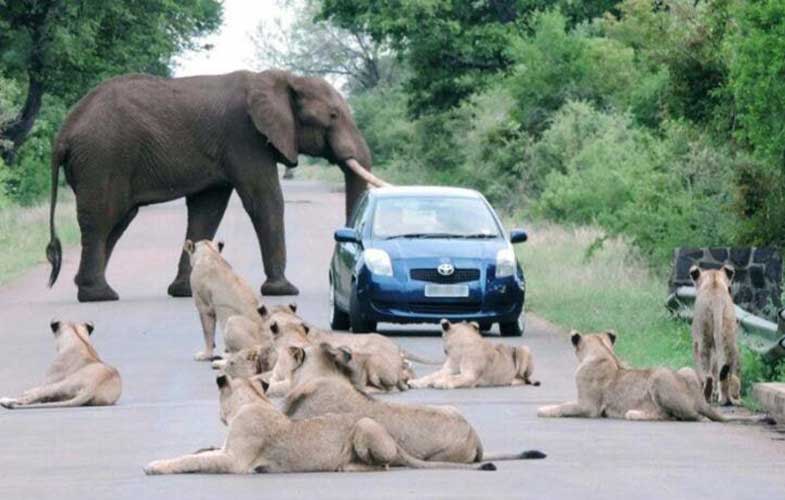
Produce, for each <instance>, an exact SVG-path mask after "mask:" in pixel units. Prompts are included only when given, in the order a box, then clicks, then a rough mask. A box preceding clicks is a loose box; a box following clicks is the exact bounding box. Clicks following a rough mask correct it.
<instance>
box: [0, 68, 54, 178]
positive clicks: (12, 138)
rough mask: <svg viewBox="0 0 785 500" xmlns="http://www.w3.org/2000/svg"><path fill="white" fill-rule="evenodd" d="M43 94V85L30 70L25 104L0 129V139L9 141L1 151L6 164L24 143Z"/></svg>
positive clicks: (11, 161) (12, 159)
mask: <svg viewBox="0 0 785 500" xmlns="http://www.w3.org/2000/svg"><path fill="white" fill-rule="evenodd" d="M43 96H44V85H43V83H41V81H40V80H38V79H37V78H36V77H35V76H33V72H32V71H31V72H30V80H29V83H28V85H27V98H26V99H25V104H24V106H23V107H22V109H21V110H20V111H19V114H18V115H17V117H16V118H15V119H14V120H13V121H11V122H9V123H8V124H7V125H6V126H5V127H4V128H3V130H2V131H0V140H4V141H8V142H10V143H11V147H10V148H4V149H3V151H2V156H3V160H4V161H5V162H6V163H7V164H11V163H13V161H14V158H15V157H16V153H17V151H19V148H20V147H21V146H22V144H24V142H25V140H26V139H27V136H28V134H30V130H32V128H33V125H34V124H35V119H36V118H37V117H38V113H39V112H40V111H41V100H42V99H43Z"/></svg>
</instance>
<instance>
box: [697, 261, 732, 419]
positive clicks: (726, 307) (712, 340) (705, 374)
mask: <svg viewBox="0 0 785 500" xmlns="http://www.w3.org/2000/svg"><path fill="white" fill-rule="evenodd" d="M734 273H735V271H734V269H733V268H732V267H731V266H728V265H725V266H722V269H719V270H713V269H703V270H702V269H701V268H699V267H698V266H692V267H691V268H690V277H691V278H692V281H693V282H694V283H695V289H696V291H697V295H696V297H695V314H694V315H693V317H692V351H693V355H694V357H695V366H696V367H697V369H698V377H699V378H700V381H701V383H702V384H703V393H704V396H705V397H706V400H707V401H709V402H714V401H716V402H718V403H720V404H722V405H731V404H733V405H740V404H741V380H740V378H739V375H740V373H739V372H740V366H739V346H738V344H737V343H736V328H737V326H736V307H735V306H734V304H733V297H731V294H730V286H731V281H732V280H733V275H734Z"/></svg>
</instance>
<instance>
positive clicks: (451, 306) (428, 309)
mask: <svg viewBox="0 0 785 500" xmlns="http://www.w3.org/2000/svg"><path fill="white" fill-rule="evenodd" d="M373 307H374V308H375V309H376V310H379V311H385V310H386V311H389V310H396V309H397V310H404V311H408V312H411V313H415V314H475V313H479V312H480V311H481V309H482V304H481V303H480V302H409V303H408V304H401V303H398V302H388V301H386V300H385V301H381V300H375V301H373Z"/></svg>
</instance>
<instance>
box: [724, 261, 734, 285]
mask: <svg viewBox="0 0 785 500" xmlns="http://www.w3.org/2000/svg"><path fill="white" fill-rule="evenodd" d="M722 270H723V271H725V276H727V277H728V281H733V277H734V276H735V275H736V269H735V268H734V267H733V266H731V265H730V264H725V265H724V266H722Z"/></svg>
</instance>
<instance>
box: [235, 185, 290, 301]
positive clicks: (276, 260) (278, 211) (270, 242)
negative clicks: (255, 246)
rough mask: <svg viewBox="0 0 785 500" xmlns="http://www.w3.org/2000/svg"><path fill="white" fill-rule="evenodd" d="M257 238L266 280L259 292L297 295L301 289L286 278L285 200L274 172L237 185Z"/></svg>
mask: <svg viewBox="0 0 785 500" xmlns="http://www.w3.org/2000/svg"><path fill="white" fill-rule="evenodd" d="M257 182H258V181H257ZM237 191H238V193H239V194H240V198H241V199H242V201H243V206H244V207H245V210H246V211H247V212H248V215H249V216H250V217H251V221H252V222H253V226H254V229H255V230H256V237H257V238H258V239H259V247H260V249H261V251H262V262H263V264H264V273H265V275H266V276H267V280H266V281H265V282H264V284H263V285H262V290H261V291H262V295H297V294H299V293H300V291H299V290H298V289H297V287H295V286H294V285H293V284H291V283H290V282H289V280H287V279H286V276H285V270H286V239H285V232H284V221H283V210H284V201H283V193H281V185H280V184H279V183H278V178H277V176H276V177H275V178H274V179H265V180H264V184H263V185H262V186H256V188H255V189H248V186H243V187H242V188H241V187H240V186H238V187H237Z"/></svg>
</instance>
